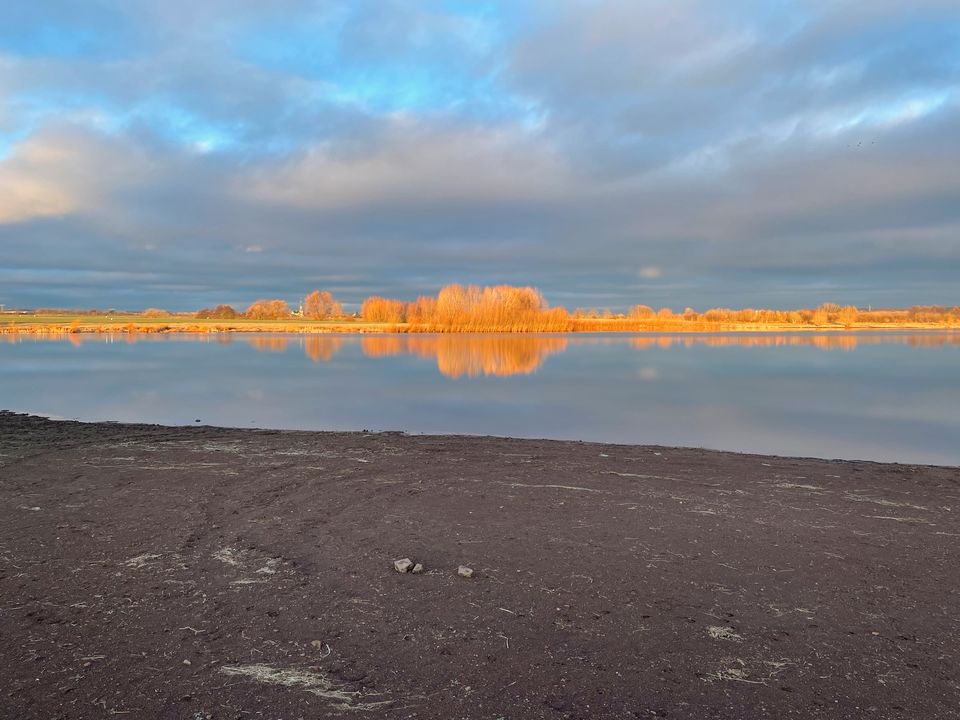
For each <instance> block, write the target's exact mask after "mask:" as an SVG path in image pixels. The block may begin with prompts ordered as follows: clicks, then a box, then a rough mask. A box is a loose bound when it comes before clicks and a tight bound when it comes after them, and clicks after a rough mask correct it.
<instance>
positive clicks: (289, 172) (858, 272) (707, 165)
mask: <svg viewBox="0 0 960 720" xmlns="http://www.w3.org/2000/svg"><path fill="white" fill-rule="evenodd" d="M15 4H17V3H15ZM25 7H27V6H26V5H23V7H21V8H20V9H21V10H23V8H25ZM344 7H347V6H346V5H344V4H343V3H335V2H324V3H310V4H305V3H296V2H289V3H285V4H284V6H283V7H274V6H272V5H271V7H270V8H269V9H268V10H263V9H262V8H263V6H262V5H261V4H260V3H249V4H244V5H238V4H237V3H176V4H170V3H164V4H160V3H156V4H148V5H147V6H146V10H145V14H142V13H138V14H133V13H132V12H130V11H128V10H126V9H124V8H125V6H123V5H119V4H117V5H112V4H111V3H107V2H104V3H99V4H98V5H97V12H93V11H92V10H91V11H86V10H84V9H76V12H75V14H74V15H71V17H77V18H80V19H81V20H84V19H85V20H88V21H89V22H87V23H86V24H85V25H84V23H81V25H83V26H84V27H89V28H92V30H91V33H92V35H91V36H90V37H91V39H90V40H89V42H88V46H89V47H87V48H86V49H82V48H81V50H78V51H77V52H76V53H72V54H61V55H57V54H56V53H52V52H41V51H40V50H42V48H35V50H36V51H35V52H27V51H26V50H25V49H24V48H23V47H8V48H7V49H2V48H4V45H2V44H0V138H2V136H3V135H4V134H5V135H6V137H7V138H8V139H7V140H6V146H7V147H6V155H5V156H4V155H0V295H2V297H0V301H2V302H5V303H7V304H16V303H19V304H24V305H70V304H78V305H91V304H105V305H131V306H137V305H164V306H167V307H171V308H175V309H186V308H191V307H197V306H199V305H203V304H212V303H215V302H233V303H238V304H242V303H244V302H247V301H250V300H253V299H255V298H256V297H257V296H261V295H282V296H284V297H286V296H292V297H295V296H296V295H298V294H301V293H303V292H306V291H308V290H310V289H312V288H313V287H316V286H323V287H328V288H329V289H331V290H333V291H334V292H336V293H337V294H339V295H340V296H341V297H343V299H344V300H345V301H347V302H348V303H357V302H359V300H360V299H362V297H363V295H365V294H367V293H370V292H386V293H392V294H398V295H401V296H404V297H409V298H412V297H414V296H415V295H416V294H418V293H422V292H434V291H435V290H436V288H437V287H438V286H439V285H441V284H444V283H446V282H451V281H459V282H517V283H524V284H527V283H530V284H535V285H538V286H540V287H541V288H542V289H543V290H544V291H545V293H546V294H547V296H548V298H549V299H551V300H554V301H555V302H562V303H564V304H568V305H571V306H577V305H586V306H590V305H612V306H615V307H623V306H626V305H629V304H632V303H635V302H649V303H651V304H662V305H670V306H673V307H682V306H684V305H695V306H697V307H701V308H702V307H706V306H710V305H727V306H731V305H747V304H749V305H775V306H787V305H801V304H802V305H812V304H817V303H819V302H822V301H825V300H834V301H838V302H855V303H868V302H873V303H875V304H898V303H911V302H924V303H926V302H940V303H954V302H957V298H956V289H955V288H956V284H955V276H956V275H955V274H956V271H957V270H960V237H958V231H960V51H958V49H957V48H958V47H960V43H958V42H957V40H958V39H960V19H958V13H957V12H956V10H955V8H953V7H952V4H951V3H946V2H936V1H934V0H925V1H924V2H916V3H911V4H909V5H907V4H904V3H898V2H892V1H883V2H871V3H867V2H853V1H850V2H842V3H836V2H830V3H827V2H818V1H813V0H811V1H809V2H802V3H799V2H798V3H787V4H786V5H785V6H784V7H782V8H779V11H778V12H772V11H771V10H770V9H769V4H768V3H759V2H757V3H749V2H739V3H732V4H729V5H723V6H722V7H721V6H717V5H716V4H715V3H707V2H702V1H699V0H684V1H683V2H677V3H670V4H660V3H634V2H629V3H628V2H619V1H616V2H608V3H600V4H597V3H586V2H580V1H575V0H569V1H566V2H559V3H558V2H550V3H533V2H531V3H525V4H524V8H523V12H522V13H519V14H517V13H516V12H515V10H516V7H517V6H509V7H508V6H502V7H501V8H500V14H499V15H495V16H492V17H491V16H483V17H479V16H464V15H456V14H455V13H452V12H448V11H443V10H440V9H438V8H437V7H436V6H434V5H433V4H432V3H422V4H417V5H416V6H415V7H413V9H411V8H410V7H409V6H407V5H406V4H404V7H405V8H406V9H407V10H408V12H404V8H401V7H400V6H399V4H396V3H390V4H386V5H383V6H381V5H380V4H377V7H376V8H374V6H373V5H372V4H358V5H353V6H352V10H351V11H350V12H349V13H347V14H344V12H345V11H344V9H343V8H344ZM511 8H513V10H514V11H513V12H512V11H511ZM38 12H40V11H37V10H35V9H31V10H30V11H29V12H27V11H23V12H21V13H20V14H18V15H16V17H15V20H16V22H17V23H19V29H20V31H21V35H24V36H26V35H27V34H28V31H29V30H30V29H31V28H32V27H34V26H35V25H36V24H38V23H40V22H41V21H43V18H42V17H41V15H39V14H37V13H38ZM298 23H300V24H302V25H304V26H305V27H308V28H311V29H314V28H327V32H328V33H329V38H327V40H325V41H324V43H320V42H319V41H318V42H317V43H316V44H315V45H314V44H311V43H312V41H311V40H310V39H309V37H310V35H309V34H308V35H307V39H306V40H305V39H304V36H302V35H301V36H295V37H293V39H292V40H291V41H290V47H291V48H292V49H291V50H290V53H292V55H291V56H290V57H287V56H286V55H284V54H283V53H279V54H278V53H277V52H276V47H275V42H274V41H275V40H276V39H277V38H281V39H282V38H284V37H286V34H287V33H290V32H292V30H291V26H295V25H297V24H298ZM251 28H252V30H251ZM258 28H259V32H258V31H257V29H258ZM68 29H69V28H68ZM274 36H275V37H274ZM271 38H273V39H271ZM441 38H442V39H441ZM450 38H453V39H452V40H451V39H450ZM98 43H99V44H98ZM263 43H265V45H263V46H261V45H262V44H263ZM272 43H273V44H272ZM321 45H322V47H321ZM311 53H312V54H311ZM320 55H322V56H323V57H327V56H329V58H333V61H332V62H327V61H323V58H319V59H318V57H317V56H320ZM265 57H266V58H267V59H264V58H265ZM329 58H328V59H329ZM445 58H446V59H447V61H446V62H444V59H445ZM394 66H395V67H394ZM397 68H402V69H406V70H408V71H409V75H410V78H411V79H409V80H408V83H409V86H408V87H406V88H401V89H399V90H398V89H397V88H395V87H394V85H393V84H395V83H397V82H401V81H402V80H403V77H404V75H403V73H400V74H397V72H396V69H397ZM398 78H400V80H398ZM400 90H403V91H402V92H401V91H400ZM348 91H350V92H348ZM408 96H409V97H408ZM398 98H400V99H402V98H408V100H407V101H406V102H407V103H408V105H409V106H408V107H398V106H397V103H398V102H400V101H399V100H398ZM410 98H412V99H410ZM401 104H402V103H401ZM2 148H3V145H0V150H2Z"/></svg>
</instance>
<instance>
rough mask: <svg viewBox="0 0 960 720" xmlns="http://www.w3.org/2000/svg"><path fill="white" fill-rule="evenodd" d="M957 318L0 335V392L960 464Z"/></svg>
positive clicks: (73, 402)
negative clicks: (552, 331) (713, 329)
mask: <svg viewBox="0 0 960 720" xmlns="http://www.w3.org/2000/svg"><path fill="white" fill-rule="evenodd" d="M958 371H960V334H957V333H954V334H948V333H943V334H933V333H930V334H880V333H877V334H865V333H858V334H855V335H854V334H829V335H811V334H793V335H681V336H678V335H643V336H637V335H616V336H607V335H599V336H598V335H572V336H571V335H551V336H538V337H531V336H500V335H495V336H491V335H482V336H464V335H453V336H433V335H428V336H366V337H364V336H359V335H345V336H334V335H322V336H280V335H260V336H244V335H226V336H213V337H211V336H183V335H167V336H154V337H151V336H139V337H127V336H125V335H118V336H113V337H110V336H69V337H68V338H65V339H55V340H34V339H29V338H24V339H15V340H8V341H6V342H4V341H3V340H0V408H6V409H12V410H19V411H30V412H34V413H39V414H42V415H49V416H54V417H64V418H79V419H82V420H119V421H130V422H156V423H164V424H193V423H194V421H195V420H196V419H198V418H199V419H200V420H201V421H202V422H203V423H206V424H212V425H227V426H236V427H272V428H301V429H322V430H332V429H336V430H360V429H370V430H405V431H407V432H411V433H418V432H423V433H472V434H491V435H511V436H518V437H550V438H563V439H581V440H601V441H611V442H624V443H656V444H664V445H685V446H698V447H709V448H720V449H725V450H741V451H750V452H761V453H773V454H781V455H804V456H815V457H842V458H861V459H872V460H891V461H901V462H920V463H938V464H951V465H957V464H960V372H958Z"/></svg>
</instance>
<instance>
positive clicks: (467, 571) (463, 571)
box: [457, 565, 473, 578]
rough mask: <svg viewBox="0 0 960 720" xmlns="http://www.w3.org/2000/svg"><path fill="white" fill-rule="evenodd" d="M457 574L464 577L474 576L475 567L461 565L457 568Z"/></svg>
mask: <svg viewBox="0 0 960 720" xmlns="http://www.w3.org/2000/svg"><path fill="white" fill-rule="evenodd" d="M457 575H459V576H460V577H464V578H472V577H473V568H468V567H467V566H466V565H461V566H460V567H458V568H457Z"/></svg>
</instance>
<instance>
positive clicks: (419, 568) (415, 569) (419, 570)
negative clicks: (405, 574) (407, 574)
mask: <svg viewBox="0 0 960 720" xmlns="http://www.w3.org/2000/svg"><path fill="white" fill-rule="evenodd" d="M411 572H415V573H416V574H417V575H419V574H420V573H422V572H423V563H417V564H416V565H414V566H413V570H411Z"/></svg>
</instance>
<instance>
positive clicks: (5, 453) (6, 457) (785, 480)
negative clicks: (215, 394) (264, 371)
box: [0, 414, 960, 720]
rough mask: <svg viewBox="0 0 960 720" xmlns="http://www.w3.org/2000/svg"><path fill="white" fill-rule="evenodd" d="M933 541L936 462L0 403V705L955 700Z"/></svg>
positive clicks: (374, 712)
mask: <svg viewBox="0 0 960 720" xmlns="http://www.w3.org/2000/svg"><path fill="white" fill-rule="evenodd" d="M958 547H960V470H958V469H957V468H936V467H915V466H906V465H880V464H873V463H862V462H828V461H820V460H803V459H784V458H773V457H762V456H751V455H737V454H730V453H719V452H708V451H702V450H689V449H670V448H659V447H627V446H613V445H599V444H592V443H569V442H552V441H531V440H509V439H497V438H476V437H470V438H468V437H423V436H405V435H400V434H390V433H385V434H372V433H371V434H366V433H354V434H348V433H306V432H267V431H248V430H232V429H217V428H208V427H195V428H167V427H158V426H146V425H115V424H79V423H72V422H53V421H48V420H44V419H39V418H31V417H25V416H20V415H12V414H0V639H2V642H0V717H2V718H10V719H18V720H19V719H26V718H107V717H113V716H116V715H120V716H123V715H126V716H128V717H132V718H171V719H172V718H184V719H191V720H193V719H200V718H214V719H220V718H230V719H233V718H237V719H240V718H264V719H278V718H283V719H284V720H295V719H296V718H335V717H351V718H366V717H369V718H381V717H382V718H444V719H447V718H449V719H456V718H471V719H472V718H477V719H480V718H483V719H485V720H496V719H497V718H506V719H517V718H550V719H554V718H556V719H560V718H745V719H749V718H910V719H914V718H924V719H926V718H960V657H958V654H960V553H958V551H957V549H958ZM403 557H409V558H411V559H413V560H415V561H418V562H421V563H423V564H424V566H425V570H426V572H425V573H423V574H420V575H414V574H402V575H401V574H399V573H397V572H395V571H394V569H393V561H394V560H395V559H398V558H403ZM461 564H463V565H468V566H470V567H471V568H473V569H474V570H475V573H476V574H475V576H474V577H473V578H472V579H465V578H461V577H459V576H458V575H457V567H458V566H459V565H461Z"/></svg>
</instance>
